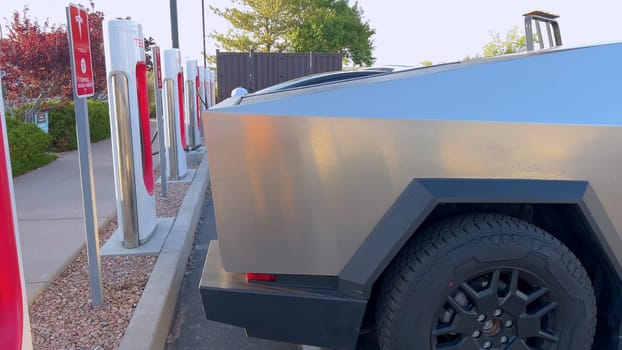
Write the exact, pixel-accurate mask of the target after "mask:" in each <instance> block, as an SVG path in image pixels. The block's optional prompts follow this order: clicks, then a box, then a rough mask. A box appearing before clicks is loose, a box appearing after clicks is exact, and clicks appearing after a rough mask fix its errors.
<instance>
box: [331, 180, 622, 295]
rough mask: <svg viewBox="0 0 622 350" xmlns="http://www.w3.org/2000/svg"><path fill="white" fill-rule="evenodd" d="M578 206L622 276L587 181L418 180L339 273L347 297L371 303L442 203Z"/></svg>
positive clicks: (608, 227)
mask: <svg viewBox="0 0 622 350" xmlns="http://www.w3.org/2000/svg"><path fill="white" fill-rule="evenodd" d="M445 203H456V204H459V203H480V204H495V203H503V204H527V203H529V204H574V205H576V206H577V207H578V208H579V210H580V212H581V213H582V215H583V219H584V221H585V223H586V224H587V226H588V227H589V228H590V229H591V230H592V233H593V234H594V235H595V236H596V238H597V241H598V242H599V244H600V246H601V247H602V249H603V251H604V252H605V254H606V255H607V259H608V260H609V261H610V263H611V264H612V266H613V267H614V268H615V270H616V273H617V274H618V277H622V267H621V265H620V262H619V261H618V260H617V258H616V256H615V254H614V253H613V251H612V250H611V247H610V244H611V243H616V244H615V245H616V246H622V240H621V239H620V236H619V235H618V233H617V231H616V230H615V228H614V226H613V224H612V222H611V220H610V219H609V217H608V215H607V213H606V212H605V209H604V207H603V206H602V204H601V202H600V201H599V199H598V197H597V196H596V193H595V192H594V190H593V189H592V187H591V186H590V184H589V182H587V181H575V180H528V179H414V180H412V181H411V182H410V183H409V184H408V186H406V188H405V190H404V191H403V192H402V193H401V194H400V196H399V197H398V198H397V200H396V201H395V202H394V203H393V205H392V206H391V208H389V210H388V211H387V212H386V213H385V215H384V216H383V217H382V218H381V219H380V221H379V222H378V224H377V225H376V226H375V227H374V229H373V230H372V232H371V233H370V235H369V236H368V237H367V239H366V240H365V241H364V242H363V244H362V245H361V246H360V247H359V249H358V250H357V251H356V253H355V254H354V255H353V256H352V258H351V259H350V260H349V261H348V262H347V263H346V265H345V266H344V268H343V269H342V270H341V272H340V274H339V282H338V290H339V292H340V293H342V294H344V295H349V296H351V297H355V298H361V299H369V298H370V296H371V292H372V288H373V284H374V283H375V281H376V280H377V279H378V278H379V277H380V275H381V274H382V272H383V271H384V270H385V269H386V267H387V266H388V265H389V264H390V263H391V261H392V260H393V258H394V257H395V256H396V255H397V254H398V253H399V251H400V250H401V249H402V247H403V246H404V245H405V244H406V242H408V240H409V239H410V238H411V236H412V235H413V234H414V233H415V232H416V231H417V229H418V228H419V227H420V226H421V224H422V223H423V222H424V221H425V220H426V218H427V217H428V216H429V215H430V214H431V213H432V211H433V210H434V209H435V208H436V206H437V205H439V204H445Z"/></svg>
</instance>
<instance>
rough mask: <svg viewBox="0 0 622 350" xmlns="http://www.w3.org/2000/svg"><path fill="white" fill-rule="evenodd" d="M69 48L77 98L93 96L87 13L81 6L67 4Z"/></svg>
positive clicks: (93, 87)
mask: <svg viewBox="0 0 622 350" xmlns="http://www.w3.org/2000/svg"><path fill="white" fill-rule="evenodd" d="M67 22H68V23H67V27H68V28H69V48H70V51H71V57H72V65H71V69H72V73H73V88H74V92H75V94H76V96H77V97H88V96H93V93H94V91H95V84H94V82H93V64H92V61H91V41H90V39H89V21H88V13H87V12H86V9H84V8H83V7H82V6H78V5H74V4H69V7H68V8H67Z"/></svg>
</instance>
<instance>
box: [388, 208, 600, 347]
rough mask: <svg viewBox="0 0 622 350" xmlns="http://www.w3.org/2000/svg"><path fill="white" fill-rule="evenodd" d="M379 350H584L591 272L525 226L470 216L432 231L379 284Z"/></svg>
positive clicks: (591, 324)
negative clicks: (588, 272)
mask: <svg viewBox="0 0 622 350" xmlns="http://www.w3.org/2000/svg"><path fill="white" fill-rule="evenodd" d="M380 282H381V285H380V288H379V291H378V300H377V308H376V331H377V336H378V340H379V343H380V348H381V349H382V350H389V349H391V350H410V349H412V350H415V349H416V350H438V349H456V350H458V349H490V350H504V349H511V350H514V349H524V350H588V349H590V348H591V346H592V342H593V337H594V331H595V327H596V300H595V297H594V290H593V288H592V285H591V281H590V279H589V277H588V275H587V272H586V271H585V269H584V268H583V266H582V265H581V263H580V262H579V260H578V259H577V258H576V257H575V256H574V254H573V253H572V252H571V251H570V250H569V249H568V248H567V247H566V246H564V245H563V244H562V243H561V242H559V241H558V240H557V239H555V238H554V237H553V236H551V235H550V234H548V233H546V232H545V231H543V230H541V229H539V228H538V227H536V226H534V225H531V224H529V223H527V222H525V221H523V220H520V219H517V218H514V217H510V216H504V215H498V214H469V215H463V216H458V217H454V218H451V219H448V220H444V221H441V222H439V223H436V224H433V225H432V226H430V227H428V228H426V229H424V230H423V231H422V232H420V233H417V236H416V237H415V238H414V239H413V240H411V242H409V244H408V245H407V246H406V247H405V248H404V249H403V250H402V251H401V252H400V254H399V255H398V256H397V257H396V258H395V260H394V261H393V262H392V263H391V265H390V266H389V268H388V269H387V271H386V272H385V274H384V275H383V277H382V279H381V280H380Z"/></svg>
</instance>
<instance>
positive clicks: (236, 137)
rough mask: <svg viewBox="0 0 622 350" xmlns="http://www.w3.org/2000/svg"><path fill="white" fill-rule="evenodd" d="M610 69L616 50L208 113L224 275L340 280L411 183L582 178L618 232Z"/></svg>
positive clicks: (618, 102)
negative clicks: (335, 277) (252, 273)
mask: <svg viewBox="0 0 622 350" xmlns="http://www.w3.org/2000/svg"><path fill="white" fill-rule="evenodd" d="M591 51H594V55H596V56H594V55H592V54H590V52H591ZM588 57H590V58H589V59H588ZM601 57H602V58H603V59H602V60H601V59H600V58H601ZM621 59H622V45H607V46H599V47H591V48H584V49H575V50H566V51H561V50H560V51H557V52H549V53H544V54H533V55H530V56H519V57H515V58H513V59H502V60H499V59H498V60H492V61H489V62H481V63H478V64H467V65H465V67H464V69H460V68H459V65H457V66H455V67H454V69H451V70H445V71H442V72H436V73H432V74H423V73H421V72H419V71H410V72H400V73H394V74H393V75H392V76H393V78H394V80H390V79H389V78H388V77H386V76H383V77H378V78H368V79H363V80H360V81H358V82H356V83H352V82H350V83H345V85H347V86H345V87H343V88H339V87H340V84H334V85H329V86H325V87H318V88H310V89H306V90H308V91H305V90H301V91H298V92H297V93H295V94H292V96H285V97H282V98H281V99H273V100H269V101H261V102H257V103H254V104H241V105H238V106H235V107H230V108H223V109H218V108H216V109H214V111H213V112H207V113H206V114H205V117H204V120H205V130H206V142H207V146H208V147H207V149H208V158H209V161H210V169H211V170H210V171H211V180H212V186H213V195H214V203H215V210H216V218H217V227H218V233H219V241H220V246H221V249H222V251H223V254H222V258H223V266H224V267H225V269H226V270H228V271H232V272H245V271H262V272H269V273H284V274H312V275H338V274H339V272H340V271H341V269H342V268H343V267H344V266H345V264H346V263H347V262H348V260H349V259H350V258H351V257H352V256H353V255H354V253H355V252H356V250H357V249H358V247H359V246H360V245H361V243H362V242H363V241H364V240H365V239H366V238H367V236H368V235H369V234H370V232H371V231H372V230H373V228H374V226H375V225H376V224H377V223H378V221H379V220H380V218H381V217H382V216H383V215H384V214H385V212H386V211H387V209H388V208H389V207H390V206H391V204H392V203H393V202H394V201H395V200H396V198H397V197H398V196H399V194H400V193H401V192H402V191H403V190H404V189H405V187H406V186H407V185H408V183H409V182H410V181H412V180H413V179H417V178H499V179H555V180H585V181H589V182H590V184H592V186H593V188H594V191H595V192H596V194H597V196H598V197H599V198H600V199H601V201H602V202H603V205H604V207H605V209H606V211H607V213H608V215H609V216H610V217H611V218H612V221H613V223H614V226H615V227H616V230H617V231H618V232H622V216H617V217H616V215H615V214H616V212H617V209H616V208H620V207H621V206H622V187H621V186H622V183H620V180H619V177H620V175H622V162H619V163H618V162H612V161H611V160H612V159H622V147H620V140H622V129H621V128H620V126H619V125H618V124H619V123H620V122H622V98H620V97H622V96H620V85H621V84H620V83H622V68H621V67H620V65H619V62H620V61H621ZM595 62H600V63H599V64H595ZM542 66H545V67H544V68H542ZM487 68H489V69H487ZM537 69H542V70H543V72H544V71H546V72H547V73H546V75H547V77H545V76H544V75H545V74H544V73H542V74H541V75H538V73H534V72H533V71H534V70H537ZM463 70H466V71H477V72H468V74H467V73H465V72H463ZM422 71H423V70H422ZM534 74H535V76H534ZM552 76H554V77H555V79H552V78H551V77H552ZM469 77H470V79H469ZM519 77H520V79H519ZM596 77H600V78H599V79H598V81H599V82H600V81H601V80H605V81H604V83H603V84H600V83H599V84H590V83H589V81H590V79H593V80H594V81H595V79H596ZM452 78H453V79H452ZM514 78H516V79H518V80H516V79H514ZM540 78H541V79H540ZM376 80H380V81H378V82H376ZM436 80H440V81H441V82H442V83H434V82H435V81H436ZM357 83H358V84H357ZM392 83H395V85H398V87H397V88H395V90H392V89H391V86H392ZM435 86H438V87H439V89H438V91H428V90H434V87H435ZM443 86H445V87H446V89H441V88H440V87H443ZM528 87H529V89H528ZM314 90H318V91H317V92H316V91H314ZM303 92H305V93H303ZM380 92H382V94H381V93H380ZM399 94H402V95H403V96H400V97H398V95H399ZM275 95H279V94H275ZM332 95H338V96H339V98H337V99H336V101H333V102H330V101H331V96H332ZM420 95H429V96H427V97H426V96H423V97H422V96H420ZM390 96H393V98H390ZM433 96H434V98H433ZM271 98H272V97H271ZM274 98H276V96H274ZM324 101H329V102H324ZM337 101H339V103H337ZM294 104H295V109H294ZM575 104H576V107H575V106H574V105H575ZM283 105H287V106H290V105H291V107H290V108H288V109H287V108H285V107H283ZM579 106H580V107H579ZM345 107H348V109H347V110H345V109H344V108H345ZM271 109H274V110H276V112H275V113H274V114H273V115H270V114H268V113H269V112H270V110H271ZM283 109H287V110H289V111H291V112H289V113H290V114H281V113H286V111H284V110H283ZM335 109H338V110H340V111H339V112H335ZM250 110H258V111H259V112H261V113H262V114H250V113H248V112H249V111H250ZM309 110H311V112H309ZM309 113H314V114H315V113H317V115H315V116H308V115H306V114H309ZM336 113H339V114H337V115H335V114H336ZM359 114H360V115H362V117H356V115H359ZM510 120H511V122H510ZM521 120H523V122H519V121H521ZM609 238H610V239H611V242H610V244H611V246H612V250H613V251H616V252H621V251H622V241H621V240H620V237H609ZM618 259H619V258H618Z"/></svg>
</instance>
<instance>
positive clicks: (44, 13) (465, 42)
mask: <svg viewBox="0 0 622 350" xmlns="http://www.w3.org/2000/svg"><path fill="white" fill-rule="evenodd" d="M75 2H76V3H79V4H82V5H85V6H87V5H88V2H87V1H84V0H83V1H75ZM177 2H178V4H177V7H178V20H179V32H180V35H179V42H180V48H181V50H182V56H183V57H186V58H197V59H200V62H201V60H202V58H201V51H202V49H203V35H202V25H201V0H177ZM350 3H351V4H353V3H354V1H350ZM358 3H359V5H360V7H361V8H362V9H363V11H364V19H365V20H367V21H369V23H370V25H371V26H372V28H374V29H375V30H376V35H375V36H374V46H375V50H374V56H375V57H376V58H377V61H376V63H377V64H378V65H382V64H411V65H415V64H418V63H419V62H421V61H424V60H431V61H433V62H435V63H440V62H447V61H453V60H457V59H461V58H463V57H464V56H466V55H470V56H473V55H475V54H476V53H478V52H479V53H481V51H482V46H483V45H484V44H485V43H486V42H487V41H489V39H490V34H489V32H490V31H495V32H499V33H502V34H505V33H506V32H507V30H508V29H509V28H510V27H512V26H514V25H518V26H519V27H520V28H521V29H522V28H523V21H522V16H521V15H522V14H523V13H525V12H528V11H530V10H533V9H541V10H546V11H549V12H554V13H556V14H559V15H560V16H561V17H560V20H559V22H560V26H561V31H562V39H563V42H564V44H565V45H568V46H577V45H582V44H589V43H598V42H610V41H622V26H620V20H619V17H620V15H621V14H622V0H592V1H589V2H586V1H579V0H539V1H536V0H504V1H500V0H471V1H460V0H453V1H449V0H431V1H430V0H427V1H416V0H359V1H358ZM67 4H68V2H67V1H61V0H2V1H0V20H1V22H0V23H2V25H3V27H4V24H5V23H6V21H5V18H7V19H8V18H9V17H10V16H11V14H12V12H13V11H14V10H20V11H21V9H22V8H23V7H24V5H29V6H30V9H31V16H32V17H36V18H39V19H40V20H44V19H46V18H49V19H50V21H51V22H53V23H65V22H66V20H65V7H66V6H67ZM95 5H96V8H97V9H99V10H101V11H103V12H104V14H105V15H106V18H107V19H112V18H116V17H127V16H130V17H132V19H134V20H137V21H139V22H140V23H141V24H142V25H143V30H144V34H145V35H146V36H153V37H154V38H155V39H156V40H157V41H158V43H159V45H160V46H161V47H162V48H168V47H171V46H172V43H171V30H170V12H169V10H170V2H169V0H97V1H96V2H95ZM208 5H212V6H215V7H221V8H222V7H226V6H231V1H230V0H205V18H206V32H207V33H209V32H211V31H212V30H218V31H223V32H224V31H226V30H227V28H228V23H227V22H226V21H224V20H223V19H222V18H219V17H217V16H215V15H214V14H213V13H212V11H210V10H209V8H208ZM3 31H5V29H4V28H3ZM207 52H208V54H214V53H215V45H214V42H213V41H212V40H211V39H209V37H208V38H207Z"/></svg>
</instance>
